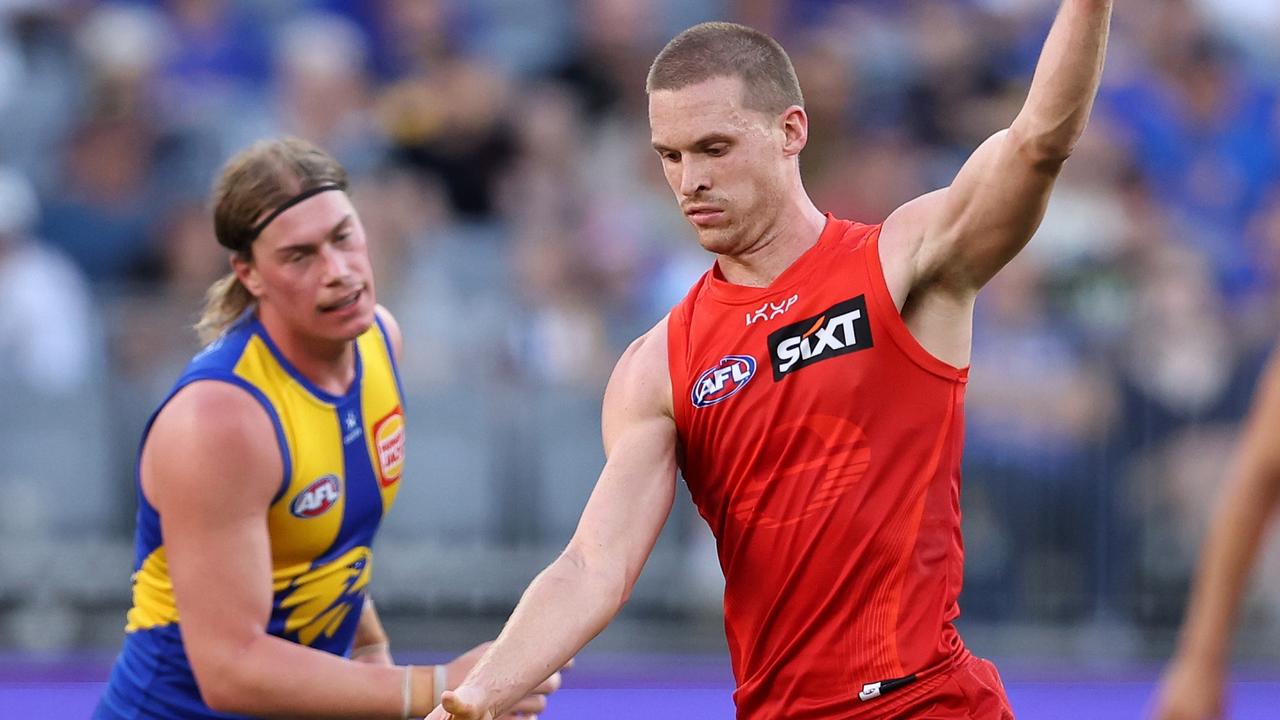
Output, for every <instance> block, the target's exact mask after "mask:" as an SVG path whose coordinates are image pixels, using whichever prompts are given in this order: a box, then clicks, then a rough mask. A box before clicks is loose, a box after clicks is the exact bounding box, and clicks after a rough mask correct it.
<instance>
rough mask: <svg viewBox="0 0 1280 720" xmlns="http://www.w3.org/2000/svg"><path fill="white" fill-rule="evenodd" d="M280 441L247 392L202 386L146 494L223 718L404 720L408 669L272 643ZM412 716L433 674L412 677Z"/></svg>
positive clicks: (157, 429)
mask: <svg viewBox="0 0 1280 720" xmlns="http://www.w3.org/2000/svg"><path fill="white" fill-rule="evenodd" d="M282 471H283V469H282V461H281V458H280V454H279V451H278V449H277V448H276V447H275V433H274V430H273V429H272V426H271V422H270V420H269V419H268V417H267V415H266V413H265V412H264V411H263V410H262V408H261V407H260V406H259V405H258V404H257V403H256V401H254V400H253V399H252V398H251V397H250V396H249V395H248V393H246V392H244V391H243V390H241V389H239V388H236V387H234V386H231V385H228V384H225V383H221V382H198V383H194V384H192V385H190V386H188V387H187V388H185V389H184V390H182V391H181V392H180V393H178V395H177V396H175V397H174V398H173V400H172V401H170V403H169V404H168V405H167V406H166V407H165V409H164V410H163V411H162V412H161V413H160V416H159V417H158V418H157V420H156V423H155V425H154V426H153V427H152V429H151V432H150V435H149V436H148V439H147V443H146V447H145V449H144V451H143V456H142V466H141V472H142V483H143V491H144V492H145V493H146V495H147V497H148V499H149V500H150V501H151V503H152V504H153V505H154V506H155V508H156V509H157V510H158V511H159V513H160V522H161V528H162V531H163V533H164V538H165V552H166V554H167V560H168V567H169V573H170V576H171V578H172V580H173V588H174V595H175V598H176V601H177V606H178V614H179V617H180V618H181V624H182V637H183V643H184V645H185V648H186V651H187V656H188V658H189V659H190V661H191V667H192V670H193V671H194V672H195V675H196V680H197V682H198V683H199V686H200V692H201V694H202V695H203V696H204V698H205V702H206V703H208V704H209V705H210V706H211V707H212V708H214V709H215V710H219V711H223V712H231V713H237V714H248V715H257V716H281V715H287V716H291V717H297V716H302V717H347V718H352V717H360V718H400V717H402V693H401V683H402V681H403V677H404V669H403V668H396V667H390V666H385V665H369V664H363V663H353V662H350V661H348V660H346V659H344V658H341V657H338V656H335V655H331V654H329V653H325V652H321V651H318V650H314V649H311V648H308V647H305V646H303V645H298V644H296V643H292V642H289V641H287V640H283V639H281V638H278V637H274V636H272V635H269V634H267V632H266V623H267V620H268V618H269V616H270V612H271V597H272V587H271V560H270V540H269V538H268V535H267V509H268V507H269V506H270V504H271V500H272V498H273V497H274V495H275V493H276V491H277V490H278V489H279V487H280V476H281V473H282ZM413 672H414V674H413V682H414V694H415V708H414V709H415V711H417V712H418V713H419V714H422V713H425V712H426V711H427V710H429V707H427V706H428V705H429V704H430V699H431V695H432V676H431V670H430V668H415V669H414V671H413Z"/></svg>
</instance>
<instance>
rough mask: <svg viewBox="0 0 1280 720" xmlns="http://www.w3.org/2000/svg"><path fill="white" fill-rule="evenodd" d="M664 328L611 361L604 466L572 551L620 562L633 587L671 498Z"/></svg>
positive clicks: (672, 450)
mask: <svg viewBox="0 0 1280 720" xmlns="http://www.w3.org/2000/svg"><path fill="white" fill-rule="evenodd" d="M665 330H666V327H665V323H660V324H659V325H658V327H657V328H656V329H655V331H652V332H651V333H650V334H648V335H646V336H645V337H642V338H641V339H640V340H638V341H637V342H636V343H635V344H634V345H633V346H632V347H631V348H629V349H628V350H627V352H626V353H625V354H624V355H623V357H622V359H621V360H619V361H618V367H617V368H615V370H614V374H613V377H612V378H610V380H609V387H608V388H607V389H606V390H605V398H604V411H603V414H602V422H601V426H602V434H603V436H604V449H605V457H606V460H605V466H604V470H603V471H602V472H601V473H600V479H599V480H598V481H597V482H596V487H595V489H594V490H593V491H592V493H591V498H590V499H589V500H588V501H587V507H586V509H585V510H584V511H583V513H582V519H581V520H580V521H579V523H578V529H577V532H575V533H574V538H573V541H572V543H571V544H572V545H573V546H574V547H575V548H576V549H577V550H578V551H580V552H582V553H583V554H584V556H586V557H588V558H591V557H593V556H599V557H602V558H604V559H605V561H606V562H607V561H608V558H622V559H624V567H625V568H626V570H627V578H628V584H629V583H630V582H634V580H635V577H636V576H638V575H639V572H640V568H641V567H643V565H644V561H645V559H646V558H647V557H648V555H649V551H650V550H652V548H653V544H654V542H656V541H657V538H658V533H659V532H660V531H661V530H662V525H663V523H665V522H666V518H667V515H669V514H670V512H671V505H672V503H673V502H674V500H675V477H676V426H675V421H674V420H673V419H672V417H671V411H670V407H671V392H670V375H669V374H668V370H667V367H666V362H667V355H666V334H665Z"/></svg>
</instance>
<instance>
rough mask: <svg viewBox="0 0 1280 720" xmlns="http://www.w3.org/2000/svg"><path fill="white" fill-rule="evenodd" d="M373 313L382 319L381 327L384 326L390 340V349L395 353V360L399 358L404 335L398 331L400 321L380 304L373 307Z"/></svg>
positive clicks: (402, 349)
mask: <svg viewBox="0 0 1280 720" xmlns="http://www.w3.org/2000/svg"><path fill="white" fill-rule="evenodd" d="M374 313H376V314H377V316H378V319H379V320H381V321H382V327H384V328H386V330H387V339H388V340H389V341H391V350H392V351H393V352H394V353H395V354H396V360H399V359H400V356H401V355H403V354H404V335H403V334H402V333H401V332H400V323H398V322H396V318H395V316H394V315H392V314H391V311H390V310H388V309H386V308H385V307H383V306H381V305H378V306H377V307H376V308H374Z"/></svg>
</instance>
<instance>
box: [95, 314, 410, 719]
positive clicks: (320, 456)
mask: <svg viewBox="0 0 1280 720" xmlns="http://www.w3.org/2000/svg"><path fill="white" fill-rule="evenodd" d="M355 342H356V361H355V362H356V373H355V381H354V382H353V383H352V385H351V388H350V389H349V390H348V391H347V393H346V394H345V395H343V396H335V395H332V394H330V393H327V392H325V391H323V390H321V389H319V388H317V387H315V386H314V385H313V384H312V383H311V382H309V381H308V380H307V379H306V378H304V377H303V376H302V375H301V374H300V373H298V372H297V371H296V370H295V369H294V368H293V366H292V365H290V364H289V362H288V361H287V360H286V359H285V358H284V356H283V355H281V354H280V352H279V350H278V349H277V348H276V346H275V344H274V343H273V342H272V341H271V338H270V337H269V336H268V335H267V333H266V330H265V329H264V328H263V327H262V324H261V323H260V322H258V320H257V318H256V316H254V315H253V314H252V313H246V315H245V316H244V317H242V318H241V319H240V320H239V321H238V322H237V323H236V324H235V325H234V326H232V327H231V328H230V329H229V330H228V331H227V332H226V333H224V334H223V335H222V337H220V338H219V339H218V340H216V341H215V342H214V343H212V344H211V345H209V346H208V347H207V348H205V349H204V350H203V351H202V352H201V353H200V354H198V355H196V357H195V358H193V359H192V361H191V363H190V364H189V365H188V366H187V369H186V371H185V372H184V373H183V375H182V377H181V378H179V380H178V382H177V383H176V384H175V385H174V387H173V389H172V390H171V391H170V392H169V395H168V397H167V398H165V401H164V403H161V405H160V408H163V407H164V405H165V403H167V402H168V401H169V399H170V398H172V397H173V396H174V394H176V393H177V392H178V391H179V390H181V389H182V388H183V387H185V386H187V385H189V384H190V383H193V382H195V381H197V380H218V381H222V382H228V383H231V384H233V385H237V386H239V387H241V388H244V390H245V391H246V392H248V393H249V394H251V395H252V396H253V397H254V398H256V399H257V401H258V402H259V403H261V404H262V407H263V408H264V409H265V410H266V411H267V414H268V415H269V416H270V417H271V420H272V423H273V424H274V426H275V432H276V440H277V442H278V443H279V447H280V454H281V456H282V458H283V459H284V477H282V478H281V480H280V491H279V492H278V493H277V494H276V496H275V498H274V499H273V501H272V503H271V507H270V509H269V510H268V512H267V522H268V528H269V534H270V537H271V566H272V585H273V588H272V589H273V591H274V596H273V599H272V606H271V617H270V620H269V622H268V625H267V632H269V633H270V634H272V635H276V636H278V637H281V638H284V639H286V640H291V641H293V642H296V643H300V644H302V645H309V646H311V647H313V648H316V649H318V650H323V651H325V652H330V653H334V654H338V655H345V654H346V653H348V652H349V651H350V649H351V643H352V640H353V638H354V636H355V628H356V623H357V622H358V621H359V618H360V611H361V609H362V608H363V606H364V599H365V595H366V592H367V587H368V585H369V578H370V574H371V572H372V569H373V557H372V552H371V548H372V546H373V537H374V533H375V532H376V531H377V529H378V524H379V523H380V522H381V520H382V516H383V514H384V513H385V512H386V511H387V510H388V509H390V507H391V504H392V503H393V502H394V501H395V498H396V494H397V492H399V489H400V474H401V469H402V468H403V466H404V441H405V425H404V414H403V411H402V409H401V408H402V402H401V390H400V384H399V375H398V371H397V369H396V366H395V358H394V356H393V354H392V350H391V345H390V341H389V339H388V336H387V332H386V329H385V327H383V325H382V322H381V321H380V320H379V321H378V322H377V323H375V325H374V326H373V327H370V328H369V330H367V331H366V332H365V333H364V334H362V335H361V336H360V337H359V338H358V339H357V340H356V341H355ZM159 412H160V409H159V408H158V409H157V410H156V412H155V414H153V415H152V416H151V420H150V421H149V422H148V423H147V431H148V432H149V431H150V428H151V423H152V422H154V421H155V417H156V415H158V414H159ZM145 440H146V433H145V432H144V434H143V441H144V442H145ZM138 505H139V507H138V516H137V521H138V529H137V533H136V535H135V546H136V559H135V565H134V574H133V606H132V608H131V609H130V610H129V614H128V618H127V623H126V626H125V642H124V649H123V651H122V652H121V654H120V656H119V658H117V660H116V663H115V667H114V668H113V669H112V673H111V680H110V683H109V684H108V687H107V691H106V694H105V696H104V697H103V699H102V703H101V705H100V706H99V708H98V714H97V715H96V717H99V718H177V717H182V718H226V717H230V716H228V715H224V714H220V713H215V712H213V711H212V710H210V709H209V708H208V707H207V706H206V705H205V704H204V702H203V701H202V700H201V698H200V692H199V690H198V688H197V687H196V682H195V678H194V676H193V674H192V672H191V666H190V664H189V662H188V660H187V656H186V652H185V650H184V649H183V646H182V639H181V636H180V634H179V626H180V624H181V620H180V618H179V617H178V611H177V607H176V605H175V603H174V596H173V584H172V582H171V581H170V578H169V571H168V565H167V563H166V558H165V546H164V538H163V536H162V535H161V532H160V516H159V514H158V513H157V512H156V510H155V508H154V507H152V506H151V504H150V503H148V502H147V500H146V498H145V497H144V496H143V494H142V489H141V485H140V484H139V486H138Z"/></svg>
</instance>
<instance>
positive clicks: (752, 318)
mask: <svg viewBox="0 0 1280 720" xmlns="http://www.w3.org/2000/svg"><path fill="white" fill-rule="evenodd" d="M799 299H800V296H799V295H792V296H791V297H789V298H787V299H786V300H783V301H782V302H780V303H775V302H773V301H772V300H765V301H764V304H763V305H761V306H760V309H759V310H756V311H755V312H750V313H747V327H750V326H751V325H752V324H753V323H756V322H762V321H766V320H772V319H774V318H776V317H779V316H780V315H785V314H786V312H787V311H788V310H790V309H791V306H792V305H795V304H796V301H797V300H799Z"/></svg>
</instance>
